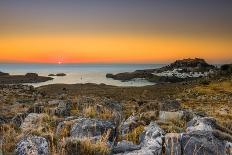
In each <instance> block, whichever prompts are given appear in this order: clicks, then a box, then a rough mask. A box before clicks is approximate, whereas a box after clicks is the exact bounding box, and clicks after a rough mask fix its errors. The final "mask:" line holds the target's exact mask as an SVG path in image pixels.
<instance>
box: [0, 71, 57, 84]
mask: <svg viewBox="0 0 232 155" xmlns="http://www.w3.org/2000/svg"><path fill="white" fill-rule="evenodd" d="M52 79H53V78H51V77H45V76H39V75H38V74H36V73H27V74H25V75H10V74H9V73H3V72H0V84H19V83H39V82H46V81H49V80H52Z"/></svg>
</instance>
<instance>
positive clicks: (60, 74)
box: [56, 73, 66, 76]
mask: <svg viewBox="0 0 232 155" xmlns="http://www.w3.org/2000/svg"><path fill="white" fill-rule="evenodd" d="M56 76H66V74H65V73H57V74H56Z"/></svg>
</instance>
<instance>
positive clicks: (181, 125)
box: [157, 120, 186, 133]
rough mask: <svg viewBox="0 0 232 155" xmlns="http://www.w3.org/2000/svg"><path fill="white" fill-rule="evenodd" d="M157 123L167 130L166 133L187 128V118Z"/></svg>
mask: <svg viewBox="0 0 232 155" xmlns="http://www.w3.org/2000/svg"><path fill="white" fill-rule="evenodd" d="M157 124H158V125H159V126H160V127H161V128H162V129H163V130H164V131H165V132H166V133H181V132H184V131H185V129H186V122H185V120H172V121H169V122H162V121H157Z"/></svg>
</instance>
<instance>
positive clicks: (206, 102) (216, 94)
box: [180, 80, 232, 130]
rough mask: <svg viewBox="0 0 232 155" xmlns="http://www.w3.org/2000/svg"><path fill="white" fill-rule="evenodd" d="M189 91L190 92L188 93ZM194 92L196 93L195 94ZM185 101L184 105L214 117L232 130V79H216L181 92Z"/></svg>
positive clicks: (186, 107)
mask: <svg viewBox="0 0 232 155" xmlns="http://www.w3.org/2000/svg"><path fill="white" fill-rule="evenodd" d="M188 91H189V93H187V92H188ZM193 94H194V95H193ZM180 96H181V97H182V98H184V99H185V101H184V102H183V103H182V107H183V108H185V109H191V110H193V111H197V112H203V113H205V114H207V115H208V116H211V117H214V118H215V119H216V120H217V122H219V124H221V125H222V126H224V127H226V128H228V129H230V130H232V125H231V124H232V122H231V120H232V108H231V105H232V100H231V98H232V81H231V80H225V81H221V82H220V81H214V82H211V83H210V84H209V85H207V86H205V85H204V86H203V85H200V86H197V87H194V88H192V89H188V90H187V91H184V92H183V93H181V94H180Z"/></svg>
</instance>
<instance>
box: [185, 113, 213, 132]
mask: <svg viewBox="0 0 232 155" xmlns="http://www.w3.org/2000/svg"><path fill="white" fill-rule="evenodd" d="M215 126H216V120H215V119H214V118H212V117H194V118H193V119H192V120H191V121H189V122H188V123H187V129H186V130H187V132H192V131H213V129H214V128H215Z"/></svg>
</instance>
